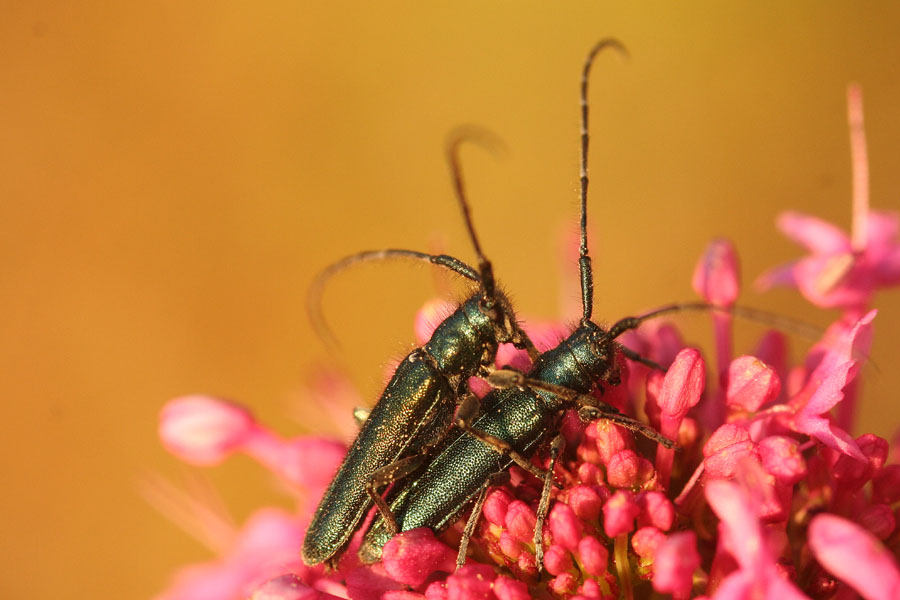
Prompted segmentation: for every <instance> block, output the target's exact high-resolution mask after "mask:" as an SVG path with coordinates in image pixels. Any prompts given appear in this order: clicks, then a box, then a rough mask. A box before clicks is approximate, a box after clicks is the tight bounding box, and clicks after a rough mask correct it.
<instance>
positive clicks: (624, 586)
mask: <svg viewBox="0 0 900 600" xmlns="http://www.w3.org/2000/svg"><path fill="white" fill-rule="evenodd" d="M851 113H852V110H851ZM857 187H858V188H859V186H857ZM857 196H861V193H857ZM860 206H863V209H859V206H858V207H857V209H856V210H855V213H856V214H857V215H860V214H864V213H865V212H866V210H867V209H866V208H865V206H864V204H860ZM855 221H859V222H863V223H865V224H867V225H866V226H857V224H856V222H855V225H854V234H853V240H848V239H847V236H844V235H843V234H842V233H840V232H838V231H837V230H836V229H834V228H832V227H830V226H827V225H826V224H823V223H821V222H819V221H817V220H815V219H811V218H806V217H799V216H796V215H789V216H788V217H783V218H782V223H783V225H785V227H786V228H787V229H788V230H789V231H791V232H793V233H794V234H796V236H797V237H798V239H800V240H802V241H803V242H804V243H806V244H807V245H808V246H809V247H810V248H811V249H812V250H813V256H812V257H810V258H809V259H804V261H800V262H799V263H797V264H796V265H792V266H791V267H790V268H789V269H783V270H781V271H775V272H773V273H775V275H773V276H772V277H773V278H774V279H772V281H774V280H777V279H779V277H783V276H785V274H787V275H789V276H790V278H791V279H790V281H792V282H794V283H795V284H796V285H798V286H799V287H800V288H801V290H806V291H805V292H804V293H811V292H809V290H810V289H812V290H813V292H814V293H813V297H814V298H815V299H816V301H819V302H820V303H824V304H826V305H829V306H841V307H843V308H845V309H846V312H845V314H844V315H843V316H842V317H841V319H840V320H839V321H838V322H837V323H835V324H834V325H833V326H832V327H831V328H829V330H828V332H827V333H826V335H825V336H824V337H823V339H822V340H821V341H820V342H819V343H818V344H816V345H815V346H814V347H813V348H812V349H811V350H810V351H809V352H808V354H807V356H806V357H805V360H803V361H802V363H801V364H797V365H792V364H790V354H789V353H788V352H787V348H786V343H785V340H784V337H783V336H782V335H781V334H777V333H771V332H770V333H767V334H766V335H765V336H764V337H763V339H762V340H760V341H759V342H758V343H757V344H756V346H755V347H756V348H757V349H756V350H755V351H753V350H751V351H747V353H746V354H744V355H742V356H739V358H737V359H734V360H732V358H731V357H732V356H733V354H734V352H733V349H732V332H731V316H730V315H728V314H722V313H716V314H715V315H714V323H715V331H714V335H715V340H714V341H715V344H716V351H715V356H716V361H715V363H716V368H715V369H714V374H715V376H714V377H712V378H710V380H711V381H710V386H709V388H708V389H707V388H706V375H707V373H706V371H707V363H706V362H705V361H704V360H703V358H702V357H701V354H700V352H699V351H698V350H696V349H692V348H685V347H684V343H683V341H682V337H681V335H680V334H679V333H678V331H677V330H676V329H675V328H674V327H673V326H671V325H668V324H664V323H660V322H656V323H654V322H650V323H648V324H647V327H645V328H642V329H641V330H638V331H630V332H628V333H627V334H626V335H623V336H622V339H621V340H619V341H621V342H623V344H625V345H627V346H628V347H629V348H631V349H632V350H634V351H637V352H640V353H642V354H643V355H645V356H647V357H650V358H652V359H653V360H655V361H657V362H658V363H660V364H664V365H671V366H670V368H669V369H668V372H667V373H666V374H665V375H663V374H661V373H659V372H658V371H651V370H650V369H649V368H648V367H647V366H646V365H644V364H638V363H632V362H629V361H626V360H625V359H624V357H623V353H619V352H616V353H615V356H613V357H611V360H614V361H615V363H614V368H615V369H617V370H619V371H620V374H621V379H622V384H621V385H618V386H611V385H604V386H598V388H597V389H594V390H592V393H593V394H594V395H595V397H596V398H598V399H600V400H602V401H604V402H607V403H609V404H610V405H612V406H614V407H616V408H617V409H619V410H621V411H622V412H623V413H625V414H628V415H641V414H646V416H647V420H648V421H649V423H650V424H651V426H652V427H654V428H656V429H657V430H659V431H661V432H662V434H663V435H665V436H666V437H669V438H671V439H674V440H676V441H677V443H678V450H677V451H672V450H667V449H665V448H662V447H658V444H655V443H653V442H651V441H650V440H648V439H645V438H644V437H643V436H640V435H637V434H635V433H634V432H633V431H631V430H629V429H626V428H625V427H624V426H623V425H620V424H616V422H614V420H603V419H600V420H597V421H594V422H591V423H582V422H581V420H580V417H579V415H578V414H577V411H569V412H568V413H566V414H561V415H559V419H558V421H559V424H558V427H553V428H548V430H547V431H545V432H542V435H543V438H542V439H541V440H539V441H538V443H537V444H535V445H533V446H530V447H529V448H528V449H527V451H526V450H522V452H523V453H525V454H526V459H528V460H530V461H531V462H532V463H533V464H534V465H535V466H536V467H538V468H539V469H547V468H549V466H550V464H551V461H550V458H549V453H548V449H547V446H548V445H549V440H550V439H551V438H552V437H553V435H555V434H556V433H557V432H559V433H561V434H562V437H563V438H564V440H565V444H564V447H563V449H562V451H561V453H560V455H559V456H558V457H557V460H556V462H555V465H554V469H553V473H552V483H553V485H550V486H548V488H549V492H547V493H546V494H545V492H544V487H545V486H544V479H543V478H536V477H534V476H533V475H532V474H531V473H529V472H528V471H527V470H525V469H523V468H522V467H520V466H514V467H512V468H510V469H509V470H508V473H507V474H506V475H508V477H505V478H504V479H503V480H500V479H498V480H497V481H495V482H494V483H495V484H496V485H493V487H491V488H489V489H488V490H487V494H486V497H485V501H484V505H483V509H482V513H481V515H480V517H479V515H478V514H475V515H474V516H473V518H472V520H471V525H472V527H471V533H472V535H471V537H470V539H469V540H468V554H467V555H466V556H464V557H462V558H463V559H464V561H465V564H464V566H463V567H462V568H460V569H459V570H457V569H456V561H457V548H458V547H459V539H460V536H461V535H462V532H463V528H464V527H465V526H466V525H467V519H468V518H469V515H468V514H465V511H463V514H461V515H455V513H454V514H453V515H452V516H458V517H459V518H458V519H456V522H455V523H450V522H448V523H447V528H446V531H444V532H441V533H437V534H436V533H435V532H433V531H431V530H430V529H426V528H420V529H414V530H411V531H404V532H401V533H400V534H398V535H397V536H395V537H394V538H393V539H391V540H390V541H388V542H387V543H386V544H385V545H384V546H383V549H382V552H381V560H380V561H378V562H375V563H373V564H367V565H363V564H360V560H359V558H358V557H357V552H356V548H358V546H359V542H360V537H361V534H362V529H365V527H366V525H363V526H362V529H361V530H360V531H358V532H356V533H357V535H356V536H355V537H354V539H352V540H351V542H350V544H349V547H348V548H347V549H346V551H345V553H344V554H343V556H342V557H340V560H339V561H338V564H337V565H335V566H334V568H333V569H330V570H327V569H326V568H325V567H324V566H321V565H319V566H317V567H307V566H305V565H303V564H301V563H300V562H299V560H298V558H299V549H300V546H301V539H302V536H303V530H304V527H305V524H306V522H307V519H308V518H309V515H310V514H311V513H312V510H313V508H314V506H315V505H316V501H317V499H318V498H319V496H320V495H321V493H322V490H323V489H324V487H325V486H326V485H327V483H328V481H329V479H330V477H331V476H332V473H333V472H334V470H335V468H336V466H337V465H338V463H339V462H340V461H341V460H342V458H343V454H344V452H345V447H344V445H343V444H342V443H340V442H338V441H335V440H330V439H325V438H315V437H305V436H304V437H293V438H290V437H287V438H286V437H282V436H281V435H278V434H277V433H275V432H273V431H271V430H270V429H268V428H266V427H265V426H263V425H262V424H260V423H258V422H256V421H255V420H254V418H253V417H252V415H251V413H250V412H249V411H248V410H246V409H245V408H242V407H241V406H239V405H236V404H233V403H230V402H226V401H222V400H217V399H215V398H211V397H206V396H190V397H185V398H181V399H177V400H175V401H173V402H172V403H170V404H169V405H167V406H166V407H165V408H164V409H163V411H162V414H161V416H160V428H159V431H160V437H161V439H162V440H163V443H164V445H165V446H166V448H168V449H169V450H170V451H171V452H172V453H173V454H175V455H176V456H178V457H179V458H181V459H183V460H185V461H187V462H190V463H192V464H197V465H213V464H218V463H219V462H222V461H223V460H225V459H226V458H228V457H229V456H231V455H233V454H238V453H242V454H246V455H248V456H251V457H253V458H254V459H255V460H256V461H257V462H259V463H260V465H262V466H263V467H264V468H265V469H267V470H268V471H270V472H271V473H273V474H275V475H276V476H277V478H278V479H279V480H280V481H281V483H282V484H283V485H282V486H281V487H282V488H284V489H285V490H287V491H288V492H289V494H290V496H291V500H292V501H293V502H294V504H295V506H296V510H295V513H289V512H284V511H281V510H275V509H265V508H264V509H261V510H259V511H257V512H256V513H255V514H254V516H253V517H252V518H251V519H250V520H249V521H248V523H247V524H246V525H245V526H244V527H243V528H242V529H241V530H240V531H235V530H234V528H231V527H229V526H228V525H227V523H225V519H223V518H220V517H217V516H216V514H215V511H214V510H212V509H211V508H209V507H208V506H204V505H203V502H202V501H200V500H196V499H193V498H190V497H188V498H187V499H185V498H181V499H180V500H181V501H182V503H183V504H186V505H187V508H184V509H181V510H178V509H177V508H176V505H177V504H178V502H177V501H171V500H160V498H159V496H160V494H157V500H158V502H157V503H158V504H162V505H165V509H166V512H167V513H169V514H170V515H172V516H173V517H174V518H175V520H178V521H179V522H182V523H185V522H186V523H187V525H188V528H191V529H195V530H199V533H198V534H197V537H199V538H201V539H204V540H206V541H207V542H208V544H209V545H210V546H211V547H212V548H213V549H214V551H215V552H216V555H217V558H215V559H213V560H210V561H208V562H207V563H204V564H201V565H198V566H194V567H189V568H187V569H184V570H183V571H182V572H181V573H179V575H178V576H177V577H176V579H175V581H174V583H173V585H172V587H171V588H170V589H169V591H168V592H166V593H165V594H164V595H162V596H160V598H166V599H173V600H174V599H176V598H192V599H193V598H203V599H209V600H218V599H221V600H243V599H244V598H247V597H249V598H251V600H313V599H314V598H322V599H328V598H333V597H347V598H350V600H479V599H483V600H526V599H527V598H529V597H539V598H547V597H554V598H558V599H560V600H563V599H569V598H576V599H578V600H582V599H585V600H587V599H589V598H590V599H600V598H604V599H606V598H608V599H613V598H620V597H622V598H626V599H627V600H633V599H634V598H636V597H649V596H650V595H652V594H654V593H668V594H672V595H673V597H675V598H677V599H680V598H689V597H691V595H692V594H694V593H695V592H696V593H697V594H704V593H705V594H707V596H698V597H703V598H707V597H711V598H713V599H729V600H730V599H737V600H743V599H747V600H755V599H764V598H772V599H774V598H787V599H788V600H791V599H799V598H806V597H812V598H844V597H849V596H850V595H851V594H852V593H853V590H856V591H857V592H859V593H860V594H862V595H863V596H864V597H866V598H889V597H890V598H894V597H897V594H898V585H900V584H898V581H900V575H898V568H897V559H896V555H897V553H898V545H897V544H898V528H897V518H898V516H900V509H898V507H897V503H898V502H900V465H897V464H889V463H890V462H891V461H892V460H893V462H895V463H896V460H897V457H898V456H900V454H898V453H897V452H896V450H895V451H894V454H891V449H890V444H888V442H887V441H886V440H884V439H882V438H879V437H877V436H874V435H872V434H863V435H859V436H857V437H856V438H853V437H852V436H851V435H850V434H849V433H848V432H849V431H850V425H849V423H850V422H851V420H850V419H848V418H845V416H842V414H845V413H846V414H851V415H852V413H853V410H854V399H855V398H856V397H858V396H859V388H858V385H857V382H856V381H855V376H856V374H857V372H858V370H859V369H860V365H861V363H862V361H863V360H864V359H865V356H866V354H867V351H868V347H869V343H870V339H871V335H872V322H873V318H874V315H875V312H874V311H871V312H868V313H866V312H865V311H863V310H862V307H864V306H866V305H867V303H868V301H869V299H870V296H871V294H872V292H873V291H874V289H875V288H877V287H878V286H879V285H883V284H885V283H886V282H891V283H896V282H900V250H897V248H898V247H900V244H897V243H896V242H894V241H893V240H894V239H895V238H896V233H897V227H898V223H897V221H896V219H894V220H890V219H887V218H881V217H880V216H879V215H876V214H872V215H869V216H867V217H866V216H863V217H859V218H856V219H855ZM779 274H780V275H779ZM739 279H740V278H739V274H738V260H737V253H736V251H735V249H734V248H733V246H732V245H731V244H730V243H728V242H725V241H722V240H717V241H715V242H713V243H712V244H711V245H710V247H709V248H708V250H707V252H706V254H705V255H704V257H703V258H702V259H701V261H700V264H699V265H698V267H697V269H696V271H695V274H694V284H695V288H696V289H697V290H698V292H699V293H700V294H701V295H703V296H704V297H705V298H706V299H707V300H708V301H710V302H714V303H716V304H721V305H725V306H731V305H733V304H734V303H735V302H736V301H737V296H738V293H739ZM817 286H818V287H817ZM447 310H449V307H448V305H447V303H446V302H444V301H436V302H431V303H429V304H428V305H427V306H426V307H425V308H424V309H423V310H422V311H420V313H419V315H418V316H417V320H416V324H415V331H416V335H417V337H419V338H420V340H421V339H425V338H427V337H430V335H431V333H432V332H433V330H434V327H435V326H436V325H437V324H438V323H439V322H440V320H441V318H442V316H441V315H443V314H445V313H446V311H447ZM528 331H529V335H530V336H531V337H532V339H533V340H534V342H535V344H536V346H537V347H538V349H539V350H541V351H544V350H546V349H547V348H549V347H551V346H553V345H554V344H556V342H557V341H559V340H560V339H561V338H562V337H563V336H565V335H566V334H567V333H568V331H569V329H567V328H565V327H564V326H563V325H561V324H560V323H542V324H540V325H538V326H537V327H530V328H528ZM751 347H752V346H751ZM495 363H496V365H497V366H501V365H511V366H512V367H513V368H515V369H519V370H527V369H528V368H529V367H530V365H531V361H530V358H529V357H528V355H527V353H525V352H523V351H521V350H517V349H515V348H513V347H512V346H509V345H503V346H501V348H500V349H499V351H498V353H497V356H496V360H495ZM468 383H469V387H470V389H471V390H473V391H474V392H475V393H476V394H479V395H484V394H485V393H487V392H488V391H489V389H488V387H487V382H486V381H485V380H482V379H480V378H477V377H473V378H471V379H470V381H469V382H468ZM599 387H602V389H599ZM312 398H314V399H316V400H317V401H319V402H320V403H323V404H324V405H325V406H327V407H331V408H330V409H329V410H331V411H333V413H332V414H334V415H336V419H340V420H346V421H349V419H348V418H347V416H348V415H349V413H350V410H349V409H350V407H351V406H353V405H356V404H358V402H357V401H355V400H356V399H355V392H353V391H352V390H350V388H349V385H347V384H346V382H345V381H344V380H343V379H342V378H341V377H336V376H333V375H330V374H326V375H322V376H320V377H318V378H317V380H316V388H315V390H314V393H313V394H312ZM351 398H353V400H351ZM494 409H495V408H492V407H491V406H490V405H486V408H485V410H494ZM833 413H837V415H835V414H833ZM619 422H620V423H621V421H619ZM644 431H646V430H644ZM895 446H896V444H895ZM435 451H436V452H440V444H439V445H438V447H437V449H436V450H435ZM654 455H655V456H654ZM892 457H893V458H892ZM654 458H655V462H654V460H653V459H654ZM464 468H465V464H464V462H462V461H461V462H460V469H464ZM417 477H418V474H417V473H412V474H411V475H409V476H408V478H406V479H400V480H398V481H396V482H394V484H393V487H392V488H391V490H390V491H387V492H384V493H385V494H387V495H390V494H394V493H406V491H405V490H406V488H405V486H408V485H413V484H417V485H423V482H426V481H428V480H427V479H422V478H419V479H417ZM473 483H477V484H479V485H480V484H481V483H483V482H481V481H478V482H473ZM473 489H474V488H473ZM473 493H474V492H473ZM388 500H390V498H388ZM543 509H547V510H548V512H547V515H546V519H544V520H543V527H542V528H541V529H538V530H537V531H536V528H537V526H538V523H539V522H541V520H540V518H539V516H538V515H539V514H543V513H541V512H540V511H541V510H543ZM447 510H448V511H450V509H449V508H448V509H447ZM190 513H194V517H193V518H194V519H195V521H196V523H194V524H192V523H190V521H191V516H190ZM822 513H828V514H822ZM185 514H188V515H189V516H187V517H186V516H185ZM447 516H448V517H449V516H451V514H450V512H448V513H447ZM369 520H371V513H370V518H369ZM452 520H453V519H448V521H452ZM853 523H857V524H858V525H854V524H853ZM807 532H808V535H807ZM195 533H197V532H195ZM536 538H537V542H536V541H535V540H536ZM879 540H884V544H882V543H881V542H879ZM651 588H652V589H651ZM851 588H852V589H851ZM654 590H656V592H654Z"/></svg>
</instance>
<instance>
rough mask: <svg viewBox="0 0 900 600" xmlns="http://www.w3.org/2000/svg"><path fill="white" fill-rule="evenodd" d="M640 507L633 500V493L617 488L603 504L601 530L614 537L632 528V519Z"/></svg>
mask: <svg viewBox="0 0 900 600" xmlns="http://www.w3.org/2000/svg"><path fill="white" fill-rule="evenodd" d="M640 512H641V509H640V507H639V506H638V505H637V503H636V502H635V501H634V494H632V493H631V492H629V491H628V490H618V491H617V492H616V493H615V494H613V495H612V497H610V499H609V500H607V501H606V504H604V505H603V530H604V532H605V533H606V535H607V536H608V537H611V538H612V537H616V536H617V535H619V534H622V533H628V532H629V531H631V530H632V529H634V519H635V517H637V516H638V514H640Z"/></svg>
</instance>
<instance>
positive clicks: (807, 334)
mask: <svg viewBox="0 0 900 600" xmlns="http://www.w3.org/2000/svg"><path fill="white" fill-rule="evenodd" d="M693 311H704V312H708V311H713V312H721V313H727V314H729V315H732V316H735V317H738V318H740V319H744V320H747V321H753V322H756V323H762V324H764V325H768V326H769V327H772V328H774V329H780V330H786V331H791V332H793V333H795V334H797V335H799V336H800V337H803V338H806V339H807V340H810V341H815V340H817V339H818V338H819V337H820V336H821V335H822V334H823V333H824V330H823V329H822V328H820V327H816V326H815V325H810V324H809V323H805V322H803V321H800V320H798V319H792V318H791V317H785V316H784V315H780V314H778V313H774V312H769V311H767V310H762V309H759V308H752V307H749V306H737V305H735V306H720V305H717V304H709V303H707V302H677V303H674V304H667V305H665V306H661V307H659V308H656V309H653V310H651V311H648V312H645V313H644V314H642V315H638V316H636V317H625V318H624V319H619V320H618V321H616V322H615V323H613V325H612V326H611V327H610V328H609V329H608V330H607V332H606V335H607V337H609V338H610V339H615V338H617V337H619V336H620V335H622V334H623V333H625V332H626V331H629V330H631V329H637V328H638V327H639V326H640V325H641V323H643V322H644V321H648V320H650V319H654V318H656V317H660V316H662V315H665V314H669V313H674V312H693Z"/></svg>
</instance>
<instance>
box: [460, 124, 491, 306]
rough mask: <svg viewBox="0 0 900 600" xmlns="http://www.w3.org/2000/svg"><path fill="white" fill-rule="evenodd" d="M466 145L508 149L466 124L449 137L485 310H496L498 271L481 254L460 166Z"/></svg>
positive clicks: (481, 131)
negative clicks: (476, 258) (461, 148)
mask: <svg viewBox="0 0 900 600" xmlns="http://www.w3.org/2000/svg"><path fill="white" fill-rule="evenodd" d="M463 142H477V143H479V144H481V145H482V146H484V147H485V148H487V149H488V150H490V151H492V152H497V151H499V150H503V149H504V144H503V141H502V140H500V138H498V137H497V136H496V135H494V134H493V133H491V132H490V131H488V130H486V129H483V128H481V127H476V126H474V125H463V126H461V127H457V128H456V129H454V130H453V131H452V132H451V133H450V135H449V136H448V137H447V146H446V148H447V162H448V163H449V164H450V176H451V177H452V179H453V189H454V191H455V192H456V199H457V200H458V201H459V207H460V209H462V214H463V219H464V220H465V222H466V230H467V231H468V232H469V239H471V240H472V246H473V247H474V248H475V254H476V255H477V256H478V272H479V274H480V275H481V289H482V294H483V296H484V304H485V308H492V307H493V305H494V301H495V299H496V293H497V290H496V286H495V283H494V270H493V268H492V267H491V261H489V260H488V259H487V257H486V256H485V255H484V252H482V251H481V244H480V243H479V242H478V236H477V235H476V234H475V226H474V225H473V224H472V216H471V210H470V209H469V203H468V202H467V201H466V190H465V185H464V183H463V177H462V169H461V168H460V164H459V146H460V144H462V143H463Z"/></svg>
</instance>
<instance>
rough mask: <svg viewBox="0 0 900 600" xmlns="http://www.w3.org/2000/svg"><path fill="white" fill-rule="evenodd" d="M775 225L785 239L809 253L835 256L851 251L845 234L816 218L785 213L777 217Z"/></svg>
mask: <svg viewBox="0 0 900 600" xmlns="http://www.w3.org/2000/svg"><path fill="white" fill-rule="evenodd" d="M776 224H777V226H778V228H779V229H780V230H781V231H782V232H783V233H784V234H785V235H786V236H787V237H789V238H791V239H792V240H794V241H795V242H797V243H798V244H800V245H802V246H804V247H805V248H806V249H807V250H809V251H810V252H813V253H816V254H836V253H838V252H847V251H849V250H851V247H850V238H849V237H848V236H847V234H846V233H844V232H843V231H842V230H841V229H839V228H837V227H835V226H834V225H832V224H831V223H829V222H828V221H823V220H822V219H819V218H818V217H813V216H811V215H805V214H803V213H799V212H794V211H786V212H783V213H781V214H780V215H778V219H777V221H776Z"/></svg>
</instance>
